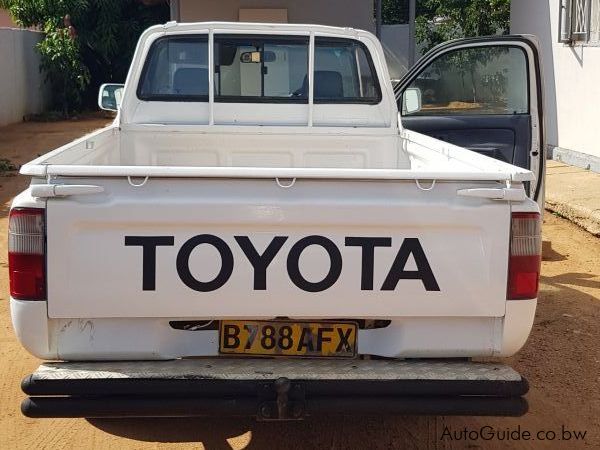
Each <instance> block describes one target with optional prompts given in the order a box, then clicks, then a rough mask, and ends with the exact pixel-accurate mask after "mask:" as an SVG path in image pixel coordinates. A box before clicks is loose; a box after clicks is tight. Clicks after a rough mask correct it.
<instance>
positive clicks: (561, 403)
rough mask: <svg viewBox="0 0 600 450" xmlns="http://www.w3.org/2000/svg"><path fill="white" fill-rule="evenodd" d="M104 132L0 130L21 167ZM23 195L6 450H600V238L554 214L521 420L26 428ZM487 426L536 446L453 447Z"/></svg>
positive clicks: (4, 347) (2, 407)
mask: <svg viewBox="0 0 600 450" xmlns="http://www.w3.org/2000/svg"><path fill="white" fill-rule="evenodd" d="M106 122H107V120H106V119H86V120H80V121H73V122H59V123H24V124H18V125H13V126H9V127H5V128H0V158H3V157H4V158H9V159H10V160H11V161H13V162H14V163H15V164H21V163H23V162H26V161H28V160H30V159H32V158H33V157H35V156H37V155H38V154H41V153H44V152H46V151H48V150H51V149H53V148H55V147H57V146H59V145H60V144H63V143H66V142H68V141H70V140H71V139H73V138H75V137H78V136H80V135H82V134H84V133H86V132H89V131H91V130H92V129H94V128H98V127H99V126H102V125H103V124H105V123H106ZM27 184H28V180H27V178H26V177H21V176H3V177H0V200H1V203H2V208H1V210H0V236H2V238H1V239H0V271H1V272H0V448H1V449H21V448H36V449H41V448H61V449H62V448H66V449H76V448H94V449H96V448H97V449H104V448H130V449H138V448H139V449H142V448H144V449H146V448H168V447H181V448H206V449H230V448H234V449H241V448H250V449H274V448H284V449H296V448H298V449H300V448H302V449H309V448H326V449H347V448H357V449H370V448H378V449H396V448H427V449H454V448H498V449H499V448H526V449H527V448H566V446H567V445H568V446H569V447H570V448H600V383H599V382H600V351H599V348H600V325H599V323H600V239H598V238H594V237H593V236H591V235H589V234H587V233H586V232H584V231H583V230H581V229H579V228H577V227H576V226H574V225H572V224H571V223H570V222H568V221H566V220H564V219H561V218H558V217H555V216H553V215H552V214H550V213H546V216H545V223H544V262H543V269H542V286H541V295H540V302H539V306H538V311H537V315H536V321H535V326H534V330H533V332H532V334H531V337H530V339H529V341H528V343H527V344H526V346H525V348H524V349H523V350H522V351H521V352H520V353H519V354H518V355H516V356H515V357H513V358H510V360H509V361H508V363H510V364H511V365H513V366H514V367H515V369H517V370H518V371H519V372H520V373H522V374H523V375H524V376H525V377H526V378H527V379H528V380H529V382H530V384H531V391H530V393H529V394H528V395H527V398H528V400H529V404H530V412H529V413H528V414H527V415H526V416H524V417H521V418H485V417H476V418H473V417H458V418H457V417H375V418H372V417H354V418H341V417H337V418H321V419H318V420H316V419H312V420H306V421H303V422H298V423H257V422H255V421H254V420H250V419H249V420H217V419H214V420H196V419H183V420H182V419H178V420H172V419H155V420H96V421H86V420H84V419H77V420H65V419H60V420H54V419H44V420H31V419H27V418H25V417H23V416H22V415H21V413H20V411H19V404H20V402H21V399H22V398H23V394H22V393H21V390H20V387H19V384H20V381H21V379H22V378H23V377H24V376H25V375H27V374H28V373H30V372H31V371H33V370H35V368H36V367H37V365H38V364H39V363H40V361H38V360H36V359H35V358H33V357H32V356H30V355H28V354H27V353H26V352H25V350H23V349H22V348H21V347H20V345H19V344H18V342H17V340H16V338H15V337H14V335H13V332H12V328H11V324H10V313H9V308H8V279H7V272H6V268H7V262H6V259H7V257H6V238H5V236H6V233H7V230H6V227H7V214H8V209H9V206H10V201H11V199H12V197H13V196H14V195H15V194H17V193H18V192H20V191H21V190H22V189H24V188H25V187H26V186H27ZM482 426H490V427H493V429H494V430H496V431H503V430H507V429H508V430H509V431H515V430H518V429H520V430H521V436H523V433H524V431H529V432H530V433H531V434H532V435H533V437H534V438H535V440H528V441H525V440H510V441H508V442H507V441H506V440H504V441H503V440H499V439H493V440H489V441H487V440H483V439H476V440H465V439H459V438H460V437H461V436H457V438H455V439H454V440H451V439H450V437H449V436H448V434H449V433H460V432H461V431H462V430H463V429H464V428H465V427H466V429H467V430H468V431H473V430H479V429H480V428H481V427H482ZM486 430H489V429H486ZM563 431H564V433H563ZM567 431H568V432H571V433H572V432H573V431H577V432H586V435H585V439H584V440H578V441H575V439H574V438H571V440H569V441H568V442H566V441H565V440H561V439H562V438H563V436H564V437H565V438H566V437H567V436H568V434H567ZM538 433H541V434H540V435H539V437H540V438H539V439H538V438H536V436H538ZM552 433H554V439H552V436H553V434H552ZM513 436H515V433H513ZM541 438H546V439H545V440H542V439H541Z"/></svg>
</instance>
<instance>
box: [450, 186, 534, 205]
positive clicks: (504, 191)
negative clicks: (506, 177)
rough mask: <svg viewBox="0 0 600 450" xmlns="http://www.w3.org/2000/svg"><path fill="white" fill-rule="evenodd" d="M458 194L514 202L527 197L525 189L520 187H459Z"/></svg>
mask: <svg viewBox="0 0 600 450" xmlns="http://www.w3.org/2000/svg"><path fill="white" fill-rule="evenodd" d="M456 195H460V196H462V197H477V198H489V199H490V200H504V201H512V202H522V201H524V200H526V199H527V194H525V190H524V189H522V188H520V189H517V188H501V189H497V188H474V189H459V190H458V191H456Z"/></svg>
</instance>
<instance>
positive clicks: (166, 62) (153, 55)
mask: <svg viewBox="0 0 600 450" xmlns="http://www.w3.org/2000/svg"><path fill="white" fill-rule="evenodd" d="M137 96H138V98H139V99H140V100H148V101H152V100H154V101H178V102H181V101H204V102H206V101H208V37H207V36H206V35H203V36H193V37H187V36H185V37H180V36H174V37H164V38H159V39H157V40H156V41H155V42H154V43H153V44H152V47H151V48H150V51H149V53H148V56H147V57H146V63H145V65H144V68H143V70H142V75H141V78H140V82H139V84H138V89H137Z"/></svg>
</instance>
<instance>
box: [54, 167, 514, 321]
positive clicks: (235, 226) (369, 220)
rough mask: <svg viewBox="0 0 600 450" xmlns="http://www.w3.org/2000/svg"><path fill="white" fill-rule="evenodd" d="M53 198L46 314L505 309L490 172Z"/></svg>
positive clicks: (242, 183)
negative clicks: (486, 191)
mask: <svg viewBox="0 0 600 450" xmlns="http://www.w3.org/2000/svg"><path fill="white" fill-rule="evenodd" d="M69 182H71V183H76V184H92V185H98V186H102V187H103V188H104V192H102V193H95V194H91V195H72V196H67V197H63V198H58V197H57V198H50V199H49V200H48V202H47V218H46V220H47V230H48V231H47V233H48V235H47V268H48V269H47V270H48V308H49V309H48V313H49V316H50V317H52V318H100V317H173V318H192V317H193V318H241V317H275V316H288V317H323V318H325V317H327V318H350V317H362V318H366V317H370V318H376V317H380V318H393V317H401V316H429V317H431V316H480V317H481V316H487V317H500V316H503V315H504V310H505V299H506V277H507V261H508V250H509V231H510V230H509V228H510V204H509V203H508V202H504V201H492V200H489V199H481V198H473V197H463V196H457V195H456V192H457V190H459V189H465V188H472V187H498V185H497V184H495V183H494V182H477V183H476V182H471V183H469V182H456V181H455V182H438V183H437V184H436V185H435V187H434V188H433V189H431V190H429V191H425V190H423V189H420V188H419V187H418V186H417V184H416V183H415V181H411V180H407V181H398V180H369V181H368V182H365V181H364V180H330V181H327V180H310V179H299V180H297V181H296V183H295V184H294V185H293V186H292V187H290V188H287V189H285V188H282V187H281V185H283V184H284V182H281V183H276V182H275V180H273V179H270V180H269V179H197V178H188V179H168V178H162V179H150V180H149V181H148V182H147V183H146V184H145V185H144V186H141V187H135V186H132V185H131V184H130V183H128V180H127V179H123V178H93V179H84V180H82V179H78V180H76V181H69Z"/></svg>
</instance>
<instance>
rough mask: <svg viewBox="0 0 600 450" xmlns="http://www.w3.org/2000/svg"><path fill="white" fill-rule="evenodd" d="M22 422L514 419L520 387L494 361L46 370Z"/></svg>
mask: <svg viewBox="0 0 600 450" xmlns="http://www.w3.org/2000/svg"><path fill="white" fill-rule="evenodd" d="M22 388H23V391H24V392H25V393H26V394H27V395H29V396H30V397H29V398H27V399H25V400H24V401H23V404H22V411H23V413H24V414H25V415H26V416H28V417H190V416H215V415H223V416H257V417H258V418H259V419H263V420H277V419H299V418H302V417H304V416H306V415H316V414H319V413H339V414H424V415H437V414H443V415H498V416H520V415H523V414H525V413H526V412H527V402H526V400H525V399H524V398H522V396H523V395H524V394H525V393H527V391H528V384H527V381H526V380H525V379H524V378H523V377H521V375H519V374H518V373H517V372H516V371H514V370H513V369H512V368H510V367H508V366H506V365H503V364H498V363H474V362H465V361H448V360H320V359H319V360H316V359H265V358H253V359H248V358H224V357H220V358H206V359H193V360H192V359H188V360H175V361H136V362H64V363H47V364H43V365H42V366H40V367H39V369H38V370H37V371H36V372H34V373H33V374H31V375H29V376H27V377H26V378H25V379H24V380H23V383H22Z"/></svg>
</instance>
